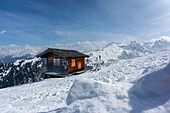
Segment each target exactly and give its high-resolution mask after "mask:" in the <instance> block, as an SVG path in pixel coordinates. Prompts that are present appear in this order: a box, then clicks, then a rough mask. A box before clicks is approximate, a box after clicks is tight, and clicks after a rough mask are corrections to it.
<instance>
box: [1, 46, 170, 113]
mask: <svg viewBox="0 0 170 113" xmlns="http://www.w3.org/2000/svg"><path fill="white" fill-rule="evenodd" d="M169 61H170V50H168V49H166V50H164V51H159V52H154V53H152V54H148V55H145V56H142V57H137V58H133V59H122V60H118V61H117V62H115V63H112V64H111V65H109V66H104V67H102V69H101V70H99V71H97V72H91V71H88V72H86V73H84V74H81V75H76V76H71V77H67V78H54V79H46V80H44V81H40V82H35V83H31V84H24V85H20V86H14V87H9V88H5V89H0V111H1V112H3V113H11V112H12V113H23V112H27V113H35V112H48V113H56V112H57V113H58V112H62V113H72V112H76V113H79V112H88V113H96V112H97V113H110V112H113V113H127V112H131V113H138V112H148V113H150V112H151V113H159V112H165V113H168V112H170V94H169V93H168V91H169V89H168V88H169V86H168V87H167V89H165V90H159V91H163V92H162V93H160V94H159V95H156V96H150V95H149V96H148V95H147V96H146V98H141V96H139V95H137V93H135V92H139V91H140V92H144V93H148V90H150V89H151V90H150V91H152V87H153V86H152V84H149V82H151V83H152V82H153V83H154V82H157V80H158V79H150V76H152V77H151V78H155V76H156V77H158V78H161V77H162V79H160V81H162V80H163V81H164V80H166V78H167V75H168V74H166V73H169V71H167V70H170V69H169V68H170V67H169V65H170V64H168V63H169ZM160 72H161V74H159V73H160ZM147 76H148V77H147ZM143 77H144V78H146V81H145V80H144V82H140V81H141V80H142V79H143ZM168 77H169V76H168ZM167 80H168V79H167ZM148 81H149V82H148ZM145 83H146V84H148V85H149V87H150V88H148V89H147V90H145V89H142V90H139V89H140V87H142V86H145ZM158 83H159V82H158ZM160 83H162V82H160ZM134 84H135V85H134ZM153 85H154V84H153ZM166 85H169V84H168V82H166ZM163 86H165V85H162V86H160V89H161V88H162V87H163ZM138 88H139V89H138ZM155 89H156V88H155ZM150 91H149V92H150ZM149 94H150V93H149Z"/></svg>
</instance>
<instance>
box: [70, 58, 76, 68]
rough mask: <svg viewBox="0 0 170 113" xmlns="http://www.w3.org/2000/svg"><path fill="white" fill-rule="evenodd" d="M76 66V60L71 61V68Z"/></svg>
mask: <svg viewBox="0 0 170 113" xmlns="http://www.w3.org/2000/svg"><path fill="white" fill-rule="evenodd" d="M75 66H76V59H71V67H75Z"/></svg>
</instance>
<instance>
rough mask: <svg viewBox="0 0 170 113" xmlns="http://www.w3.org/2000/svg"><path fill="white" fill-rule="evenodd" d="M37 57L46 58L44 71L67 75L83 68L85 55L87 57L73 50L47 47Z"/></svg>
mask: <svg viewBox="0 0 170 113" xmlns="http://www.w3.org/2000/svg"><path fill="white" fill-rule="evenodd" d="M37 57H41V58H46V62H47V69H46V72H55V73H60V74H61V75H68V74H71V73H74V72H76V71H81V70H84V69H85V57H89V56H88V55H85V54H83V53H80V52H78V51H75V50H61V49H53V48H48V49H47V50H45V51H44V52H42V53H40V54H38V55H37Z"/></svg>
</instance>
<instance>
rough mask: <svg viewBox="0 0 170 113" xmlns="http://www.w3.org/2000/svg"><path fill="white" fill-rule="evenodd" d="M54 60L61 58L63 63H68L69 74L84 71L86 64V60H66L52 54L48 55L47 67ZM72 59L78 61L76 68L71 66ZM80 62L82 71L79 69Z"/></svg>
mask: <svg viewBox="0 0 170 113" xmlns="http://www.w3.org/2000/svg"><path fill="white" fill-rule="evenodd" d="M54 58H60V59H61V60H62V61H68V69H69V70H68V71H69V73H71V72H74V71H76V70H83V69H84V66H85V62H84V58H67V59H64V58H62V57H60V56H58V55H56V54H51V55H48V57H47V65H49V62H50V61H51V60H53V59H54ZM72 59H75V60H76V66H75V67H72V66H71V61H72ZM78 62H81V69H78Z"/></svg>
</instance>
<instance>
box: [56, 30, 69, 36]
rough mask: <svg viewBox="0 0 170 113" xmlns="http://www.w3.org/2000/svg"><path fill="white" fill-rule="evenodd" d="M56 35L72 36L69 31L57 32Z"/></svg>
mask: <svg viewBox="0 0 170 113" xmlns="http://www.w3.org/2000/svg"><path fill="white" fill-rule="evenodd" d="M56 34H57V35H59V36H70V35H71V33H70V32H69V31H56Z"/></svg>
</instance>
